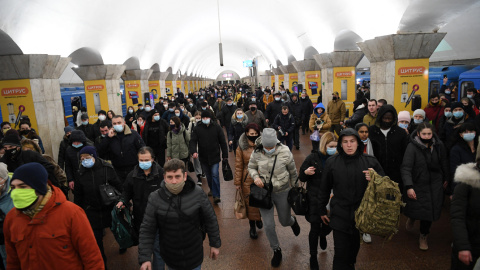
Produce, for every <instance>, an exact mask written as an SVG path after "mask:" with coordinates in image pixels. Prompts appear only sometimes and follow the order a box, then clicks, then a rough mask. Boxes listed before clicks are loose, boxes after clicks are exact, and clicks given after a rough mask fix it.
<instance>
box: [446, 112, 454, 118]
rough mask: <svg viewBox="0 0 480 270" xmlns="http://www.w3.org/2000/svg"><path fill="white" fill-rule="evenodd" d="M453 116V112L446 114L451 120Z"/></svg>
mask: <svg viewBox="0 0 480 270" xmlns="http://www.w3.org/2000/svg"><path fill="white" fill-rule="evenodd" d="M452 116H453V113H452V112H445V117H447V118H450V117H452Z"/></svg>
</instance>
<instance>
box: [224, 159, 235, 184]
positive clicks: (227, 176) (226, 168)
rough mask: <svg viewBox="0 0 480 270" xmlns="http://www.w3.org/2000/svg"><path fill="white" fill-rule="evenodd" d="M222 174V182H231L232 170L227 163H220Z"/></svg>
mask: <svg viewBox="0 0 480 270" xmlns="http://www.w3.org/2000/svg"><path fill="white" fill-rule="evenodd" d="M222 173H223V180H225V181H231V180H233V173H232V169H231V168H230V164H228V161H222Z"/></svg>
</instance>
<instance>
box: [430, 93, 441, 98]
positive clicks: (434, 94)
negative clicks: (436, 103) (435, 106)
mask: <svg viewBox="0 0 480 270" xmlns="http://www.w3.org/2000/svg"><path fill="white" fill-rule="evenodd" d="M432 98H440V96H439V95H438V94H437V93H433V94H431V95H430V99H432Z"/></svg>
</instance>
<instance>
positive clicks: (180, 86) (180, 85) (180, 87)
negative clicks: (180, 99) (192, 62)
mask: <svg viewBox="0 0 480 270" xmlns="http://www.w3.org/2000/svg"><path fill="white" fill-rule="evenodd" d="M175 86H176V88H175V89H173V90H174V91H173V92H174V93H176V92H177V89H180V90H181V89H182V81H176V85H175Z"/></svg>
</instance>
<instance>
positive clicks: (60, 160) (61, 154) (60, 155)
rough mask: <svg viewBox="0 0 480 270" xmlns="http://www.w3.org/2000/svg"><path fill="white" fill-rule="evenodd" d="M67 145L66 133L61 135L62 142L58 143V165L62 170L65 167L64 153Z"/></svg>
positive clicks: (68, 140)
mask: <svg viewBox="0 0 480 270" xmlns="http://www.w3.org/2000/svg"><path fill="white" fill-rule="evenodd" d="M69 145H70V139H69V137H67V135H63V139H62V142H61V143H60V147H59V148H58V166H60V168H61V169H62V170H64V169H65V153H66V151H67V148H68V146H69Z"/></svg>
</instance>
